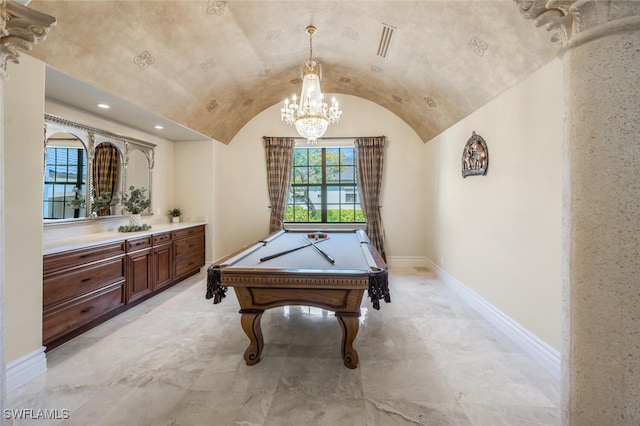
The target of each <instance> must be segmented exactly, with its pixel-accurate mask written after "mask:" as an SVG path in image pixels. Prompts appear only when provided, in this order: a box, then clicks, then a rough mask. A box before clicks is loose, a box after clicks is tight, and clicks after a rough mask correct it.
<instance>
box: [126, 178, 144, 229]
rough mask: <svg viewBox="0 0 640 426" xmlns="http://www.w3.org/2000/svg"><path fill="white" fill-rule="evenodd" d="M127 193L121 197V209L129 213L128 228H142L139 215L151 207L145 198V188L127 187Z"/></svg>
mask: <svg viewBox="0 0 640 426" xmlns="http://www.w3.org/2000/svg"><path fill="white" fill-rule="evenodd" d="M129 191H130V192H129V193H126V192H125V193H124V195H123V196H122V207H123V208H124V209H125V210H126V211H128V212H129V227H130V228H137V227H142V218H141V217H140V213H142V212H143V211H145V210H146V209H148V208H149V206H150V205H151V200H150V199H149V198H148V197H147V195H146V194H145V192H146V191H147V189H146V188H140V189H138V188H136V187H134V186H130V187H129Z"/></svg>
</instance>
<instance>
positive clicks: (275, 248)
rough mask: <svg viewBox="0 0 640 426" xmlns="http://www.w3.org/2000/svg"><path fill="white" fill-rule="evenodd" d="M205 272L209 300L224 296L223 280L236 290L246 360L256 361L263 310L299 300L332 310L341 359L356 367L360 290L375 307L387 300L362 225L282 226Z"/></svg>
mask: <svg viewBox="0 0 640 426" xmlns="http://www.w3.org/2000/svg"><path fill="white" fill-rule="evenodd" d="M316 238H317V239H316ZM207 273H208V276H207V294H206V297H207V299H210V298H213V299H214V301H213V303H214V304H215V303H220V302H221V301H222V299H223V298H224V297H225V293H226V290H227V286H230V287H233V289H234V291H235V293H236V296H237V298H238V302H239V303H240V314H241V320H240V323H241V326H242V329H243V330H244V332H245V333H246V335H247V337H248V338H249V341H250V344H249V347H248V348H247V350H246V351H245V353H244V359H245V361H246V363H247V365H253V364H256V363H257V362H259V361H260V355H261V353H262V349H263V345H264V341H263V337H262V329H261V327H260V320H261V318H262V314H263V313H264V311H265V310H266V309H270V308H275V307H279V306H288V305H303V306H314V307H318V308H321V309H326V310H329V311H333V312H335V314H336V317H337V319H338V323H339V324H340V327H341V328H342V345H341V353H342V359H343V362H344V365H345V366H347V367H348V368H356V367H357V366H358V353H357V352H356V350H355V349H354V348H353V341H354V339H355V338H356V335H357V334H358V327H359V319H358V317H359V316H360V304H361V302H362V296H363V294H364V291H365V290H368V295H369V297H370V299H371V303H372V305H373V307H374V309H380V302H379V300H380V299H384V300H385V302H387V303H388V302H391V298H390V296H389V286H388V273H387V266H386V264H385V262H384V260H383V259H382V257H381V256H380V254H379V253H378V251H377V250H376V249H375V247H373V246H372V245H371V244H370V242H369V238H368V237H367V235H366V233H365V232H364V231H362V230H350V231H320V232H316V231H293V230H281V231H278V232H276V233H274V234H272V235H270V236H268V237H267V238H265V239H263V240H260V241H258V242H256V243H255V244H251V245H249V246H247V247H245V248H243V249H242V250H240V251H238V252H236V253H233V254H231V255H229V256H227V257H224V258H223V259H220V260H219V261H217V262H216V263H215V264H214V265H211V266H210V267H209V268H208V271H207Z"/></svg>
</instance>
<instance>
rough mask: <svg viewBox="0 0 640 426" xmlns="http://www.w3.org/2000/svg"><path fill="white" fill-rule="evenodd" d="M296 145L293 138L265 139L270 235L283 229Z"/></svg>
mask: <svg viewBox="0 0 640 426" xmlns="http://www.w3.org/2000/svg"><path fill="white" fill-rule="evenodd" d="M295 145H296V144H295V141H294V140H293V139H292V138H264V149H265V152H266V157H267V185H268V188H269V200H270V202H271V218H270V220H269V233H273V232H276V231H278V230H280V229H282V221H283V220H284V213H285V209H286V207H287V199H288V198H289V183H290V181H291V169H292V167H293V149H294V147H295Z"/></svg>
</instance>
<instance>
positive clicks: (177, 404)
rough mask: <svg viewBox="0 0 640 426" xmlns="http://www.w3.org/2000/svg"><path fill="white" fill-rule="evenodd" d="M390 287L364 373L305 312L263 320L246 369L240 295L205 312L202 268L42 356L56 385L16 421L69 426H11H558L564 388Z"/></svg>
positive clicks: (482, 334) (430, 279)
mask: <svg viewBox="0 0 640 426" xmlns="http://www.w3.org/2000/svg"><path fill="white" fill-rule="evenodd" d="M389 279H390V287H391V297H392V303H390V304H385V303H381V309H380V311H374V310H373V309H371V305H370V302H369V300H368V299H367V298H366V297H365V298H364V299H363V304H362V306H363V309H362V312H363V315H362V317H361V325H360V332H359V334H358V337H357V339H356V340H355V342H354V347H355V348H356V350H357V351H358V353H359V356H360V365H359V367H358V368H357V369H354V370H351V369H347V368H345V367H344V366H343V364H342V359H341V357H340V337H341V330H340V327H339V325H338V323H337V321H336V319H335V317H334V316H333V314H332V313H330V312H326V311H321V310H319V309H315V308H308V307H285V308H278V309H273V310H269V311H267V312H265V314H264V316H263V319H262V329H263V333H264V339H265V348H264V351H263V354H262V359H261V361H260V362H259V363H258V364H257V365H255V366H251V367H248V366H246V365H245V363H244V361H243V358H242V355H243V353H244V350H245V348H246V346H247V344H248V339H247V337H246V336H245V334H244V332H243V331H242V329H241V328H240V315H239V314H238V303H237V301H236V299H235V295H234V293H233V290H232V289H229V290H230V291H229V292H228V293H227V294H228V296H227V298H226V299H224V301H223V303H221V304H218V305H213V304H212V302H211V300H206V299H205V298H204V294H205V287H206V268H203V271H202V272H201V273H200V274H199V275H196V276H194V277H191V278H189V279H187V280H186V281H183V282H182V283H180V284H178V285H176V286H174V287H172V288H170V289H169V290H167V291H165V292H163V293H161V294H159V295H157V296H156V297H154V298H152V299H150V300H148V301H146V302H144V303H143V304H140V305H138V306H136V307H135V308H133V309H131V310H129V311H127V312H125V313H124V314H122V315H120V316H118V317H116V318H114V319H112V320H111V321H108V322H106V323H104V324H102V325H100V326H98V327H96V328H94V329H92V330H90V331H89V332H87V333H85V334H84V335H82V336H80V337H78V338H76V339H74V340H72V341H70V342H68V343H66V344H64V345H62V346H60V347H58V348H57V349H54V350H52V351H50V352H49V353H47V361H48V370H47V372H46V373H44V374H42V375H41V376H39V377H38V378H36V379H34V380H33V381H31V382H30V383H28V384H26V385H25V386H23V387H22V388H20V389H18V390H17V391H15V392H13V393H11V394H9V395H8V401H7V402H8V408H11V409H32V410H33V413H37V411H36V410H38V409H49V410H58V414H59V416H60V417H62V416H63V415H64V413H68V418H67V419H61V420H57V421H51V420H41V419H39V420H18V419H14V420H12V421H13V425H15V426H18V425H31V424H33V425H47V424H60V425H82V426H85V425H95V426H98V425H118V426H123V425H125V426H128V425H135V426H138V425H154V426H156V425H216V426H217V425H243V426H254V425H265V426H268V425H277V426H284V425H296V426H299V425H305V426H311V425H416V424H420V425H477V426H500V425H505V426H515V425H558V424H559V423H560V421H559V410H558V401H559V383H558V382H557V380H556V379H554V378H553V377H552V376H550V375H549V374H547V373H546V372H545V371H544V370H543V369H542V368H541V367H540V366H538V365H536V363H535V362H534V361H533V360H532V359H531V358H530V357H529V356H528V355H526V354H525V353H523V352H522V351H521V350H520V349H519V348H518V347H517V346H515V345H514V344H513V343H512V342H511V341H510V340H509V339H508V338H506V337H505V336H504V335H502V334H501V333H499V332H498V331H496V330H495V329H494V328H492V326H491V325H489V323H488V322H487V321H486V320H484V319H483V318H482V317H480V315H479V314H478V313H477V312H475V311H474V310H472V309H471V308H470V307H468V306H467V305H466V304H465V303H464V302H462V301H461V300H460V299H458V298H457V296H455V295H454V294H453V293H452V292H451V291H449V289H448V288H447V287H446V286H445V285H444V284H443V283H442V282H440V281H438V280H437V279H436V278H435V277H434V275H433V274H432V273H430V272H429V271H426V270H425V269H424V268H396V269H391V271H390V276H389ZM63 410H67V411H63ZM12 421H11V420H10V421H9V424H11V422H12Z"/></svg>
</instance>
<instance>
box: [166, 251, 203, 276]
mask: <svg viewBox="0 0 640 426" xmlns="http://www.w3.org/2000/svg"><path fill="white" fill-rule="evenodd" d="M202 265H204V253H203V252H200V253H198V254H196V255H193V256H189V257H186V258H184V259H182V260H178V261H176V262H175V263H174V264H173V267H174V269H173V276H174V278H179V277H181V276H183V275H186V274H188V273H190V272H194V271H197V270H199V269H200V267H201V266H202Z"/></svg>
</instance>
